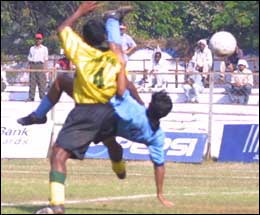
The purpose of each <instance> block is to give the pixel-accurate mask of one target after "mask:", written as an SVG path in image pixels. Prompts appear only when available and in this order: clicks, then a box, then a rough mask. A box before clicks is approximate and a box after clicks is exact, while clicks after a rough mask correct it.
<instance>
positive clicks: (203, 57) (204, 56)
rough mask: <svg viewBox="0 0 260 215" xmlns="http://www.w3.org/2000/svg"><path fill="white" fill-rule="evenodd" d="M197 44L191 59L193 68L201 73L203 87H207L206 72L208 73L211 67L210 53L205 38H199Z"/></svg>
mask: <svg viewBox="0 0 260 215" xmlns="http://www.w3.org/2000/svg"><path fill="white" fill-rule="evenodd" d="M197 45H198V48H197V49H196V50H195V53H194V55H193V57H192V61H193V62H195V69H196V70H197V71H199V72H202V73H203V74H202V83H203V85H204V87H208V84H209V83H208V77H209V75H208V74H207V73H209V72H210V70H211V68H212V63H213V59H212V53H211V50H210V49H209V48H208V45H207V41H206V40H205V39H201V40H199V41H198V43H197Z"/></svg>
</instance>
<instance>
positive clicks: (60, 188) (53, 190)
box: [49, 171, 65, 206]
mask: <svg viewBox="0 0 260 215" xmlns="http://www.w3.org/2000/svg"><path fill="white" fill-rule="evenodd" d="M64 181H65V175H64V174H63V173H60V172H56V171H51V173H50V184H49V185H50V198H49V201H50V205H52V206H54V205H64V202H65V188H64Z"/></svg>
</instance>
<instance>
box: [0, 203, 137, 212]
mask: <svg viewBox="0 0 260 215" xmlns="http://www.w3.org/2000/svg"><path fill="white" fill-rule="evenodd" d="M43 207H46V205H42V206H29V205H26V206H8V207H4V208H5V211H6V212H7V211H8V213H6V214H14V213H22V214H35V213H36V211H38V210H39V209H41V208H43ZM2 209H3V208H2ZM9 212H10V213H9ZM65 213H68V214H85V213H87V214H95V213H96V214H126V213H133V212H130V211H129V210H122V209H113V208H106V207H104V208H94V207H93V208H90V207H86V208H85V207H81V208H77V207H66V206H65Z"/></svg>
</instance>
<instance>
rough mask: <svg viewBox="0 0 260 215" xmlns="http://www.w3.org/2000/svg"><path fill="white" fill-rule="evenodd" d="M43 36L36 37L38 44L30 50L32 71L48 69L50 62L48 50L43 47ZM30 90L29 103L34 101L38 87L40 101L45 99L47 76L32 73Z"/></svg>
mask: <svg viewBox="0 0 260 215" xmlns="http://www.w3.org/2000/svg"><path fill="white" fill-rule="evenodd" d="M42 39H43V35H42V34H40V33H38V34H36V35H35V40H36V43H35V45H34V46H32V47H31V48H30V51H29V55H28V61H29V68H30V69H46V68H47V62H48V49H47V47H46V46H44V45H42ZM29 82H30V89H29V98H28V99H27V101H34V96H35V89H36V85H38V88H39V95H40V99H43V97H44V94H45V87H46V75H45V73H43V72H39V71H38V72H30V77H29Z"/></svg>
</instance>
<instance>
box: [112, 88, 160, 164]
mask: <svg viewBox="0 0 260 215" xmlns="http://www.w3.org/2000/svg"><path fill="white" fill-rule="evenodd" d="M110 103H111V104H112V106H113V108H114V109H115V112H116V115H117V118H118V125H117V136H120V137H124V138H126V139H129V140H131V141H134V142H139V143H143V144H145V145H146V146H147V147H148V149H149V152H150V158H151V160H152V161H153V162H154V163H155V164H156V165H163V164H164V150H163V146H164V138H165V134H164V132H163V131H162V130H161V129H160V128H159V129H157V130H156V131H153V130H152V128H151V126H150V123H149V120H148V117H147V115H146V108H145V107H144V106H143V105H140V104H139V103H138V102H137V101H136V100H135V99H133V98H132V97H131V95H130V93H129V91H128V90H126V92H125V93H124V95H123V96H122V97H118V96H114V97H112V99H111V100H110Z"/></svg>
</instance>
